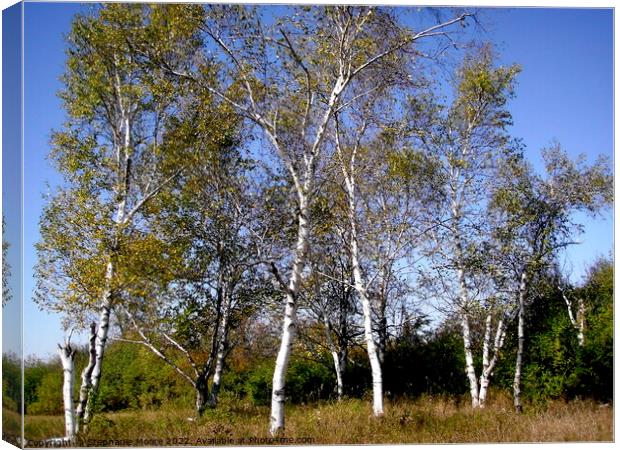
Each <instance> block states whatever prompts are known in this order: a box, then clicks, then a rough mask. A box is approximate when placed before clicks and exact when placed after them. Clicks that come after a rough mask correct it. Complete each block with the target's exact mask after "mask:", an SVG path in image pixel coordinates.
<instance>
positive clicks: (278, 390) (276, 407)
mask: <svg viewBox="0 0 620 450" xmlns="http://www.w3.org/2000/svg"><path fill="white" fill-rule="evenodd" d="M309 212H310V211H309V208H308V204H307V198H306V197H305V196H304V195H300V207H299V216H298V220H299V222H298V227H297V245H296V247H295V260H294V262H293V268H292V271H291V276H290V279H289V283H288V286H287V292H286V304H285V306H284V321H283V323H282V337H281V340H280V350H279V351H278V357H277V359H276V366H275V369H274V371H273V387H272V392H271V418H270V422H271V425H270V429H269V431H270V432H271V435H272V436H275V435H277V434H278V433H280V432H282V431H283V430H284V401H285V398H286V396H285V392H284V388H285V384H286V380H285V377H286V369H287V368H288V361H289V358H290V354H291V349H292V345H293V340H294V338H295V327H296V324H297V294H298V292H299V285H300V283H301V276H302V271H303V269H304V267H305V263H306V252H307V249H308V232H309V229H308V227H309V222H308V220H309Z"/></svg>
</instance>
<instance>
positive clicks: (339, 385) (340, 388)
mask: <svg viewBox="0 0 620 450" xmlns="http://www.w3.org/2000/svg"><path fill="white" fill-rule="evenodd" d="M331 353H332V359H333V360H334V371H335V372H336V393H337V395H338V400H342V397H343V396H344V383H343V376H342V375H343V369H342V366H341V365H340V356H339V355H338V352H336V351H332V352H331Z"/></svg>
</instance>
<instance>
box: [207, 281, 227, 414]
mask: <svg viewBox="0 0 620 450" xmlns="http://www.w3.org/2000/svg"><path fill="white" fill-rule="evenodd" d="M231 301H232V298H231V293H229V292H228V290H227V291H226V299H225V300H224V311H223V312H222V323H221V325H220V329H221V336H220V340H219V343H218V347H217V357H216V360H215V372H214V373H213V385H212V386H211V395H210V396H209V407H210V408H215V407H216V406H217V399H218V394H219V392H220V386H221V384H222V372H223V371H224V360H225V358H226V352H227V351H228V329H229V318H230V307H231Z"/></svg>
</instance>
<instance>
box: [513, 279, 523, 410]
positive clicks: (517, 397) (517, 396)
mask: <svg viewBox="0 0 620 450" xmlns="http://www.w3.org/2000/svg"><path fill="white" fill-rule="evenodd" d="M526 289H527V273H526V271H525V270H524V271H523V272H522V273H521V282H520V284H519V311H518V323H517V358H516V361H515V377H514V381H513V384H512V391H513V400H514V407H515V411H516V412H518V413H520V412H522V411H523V405H522V404H521V368H522V365H523V346H524V343H525V291H526Z"/></svg>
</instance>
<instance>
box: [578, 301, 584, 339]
mask: <svg viewBox="0 0 620 450" xmlns="http://www.w3.org/2000/svg"><path fill="white" fill-rule="evenodd" d="M578 302H579V310H578V312H577V321H578V328H577V342H578V343H579V347H583V346H584V344H585V341H586V338H585V334H584V332H585V329H586V307H585V304H584V302H583V298H579V300H578Z"/></svg>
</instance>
